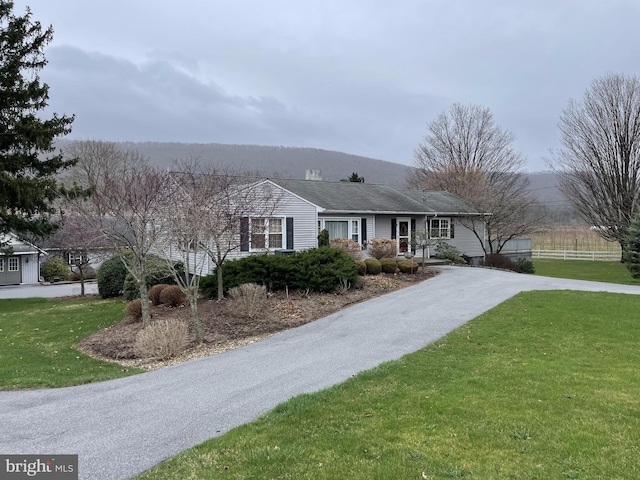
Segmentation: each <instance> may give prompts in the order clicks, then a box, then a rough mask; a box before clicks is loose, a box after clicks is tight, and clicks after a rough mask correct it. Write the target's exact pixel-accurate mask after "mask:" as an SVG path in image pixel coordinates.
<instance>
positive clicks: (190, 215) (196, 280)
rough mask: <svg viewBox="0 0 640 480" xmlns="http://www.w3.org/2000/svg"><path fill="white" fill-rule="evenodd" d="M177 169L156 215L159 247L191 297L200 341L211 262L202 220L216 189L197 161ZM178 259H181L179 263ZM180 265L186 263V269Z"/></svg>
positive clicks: (205, 215)
mask: <svg viewBox="0 0 640 480" xmlns="http://www.w3.org/2000/svg"><path fill="white" fill-rule="evenodd" d="M175 169H176V172H172V173H170V176H171V179H170V182H169V183H168V188H169V191H170V193H169V194H168V195H165V197H164V200H165V205H164V206H163V208H162V209H161V211H160V212H159V215H158V216H157V217H156V223H157V226H158V231H159V236H158V239H157V243H156V248H157V250H158V251H159V252H160V254H161V255H162V256H163V257H164V258H165V260H166V261H167V266H168V267H169V269H170V270H171V272H172V274H173V277H174V279H175V280H176V283H177V284H178V286H179V287H180V289H181V290H182V292H183V293H184V294H185V295H186V297H187V300H188V301H189V307H190V309H191V319H192V322H193V327H194V333H195V339H196V341H197V342H200V341H202V329H201V326H200V318H199V314H198V295H199V289H200V278H201V277H202V275H203V273H204V271H205V269H206V267H207V265H208V263H209V257H208V255H207V252H206V248H205V245H206V242H207V241H208V240H209V232H207V230H206V227H205V226H206V225H207V222H203V221H202V220H203V218H206V217H207V216H208V215H209V210H208V208H209V207H208V204H209V200H210V196H211V195H212V194H214V193H215V192H212V191H211V190H210V188H211V185H210V182H209V181H208V179H207V178H206V177H205V176H204V175H202V173H201V172H200V166H199V165H198V163H197V162H177V164H176V166H175ZM176 260H177V261H179V262H180V263H179V264H176V262H175V261H176ZM178 265H182V266H183V271H181V269H179V268H177V266H178Z"/></svg>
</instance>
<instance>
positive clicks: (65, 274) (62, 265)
mask: <svg viewBox="0 0 640 480" xmlns="http://www.w3.org/2000/svg"><path fill="white" fill-rule="evenodd" d="M70 273H71V269H70V268H69V265H68V264H67V262H65V261H64V260H63V259H61V258H60V257H51V258H50V259H49V260H47V261H46V262H44V263H43V264H42V266H41V267H40V275H42V277H43V278H44V280H45V281H46V282H54V281H55V282H57V281H64V280H68V279H69V274H70Z"/></svg>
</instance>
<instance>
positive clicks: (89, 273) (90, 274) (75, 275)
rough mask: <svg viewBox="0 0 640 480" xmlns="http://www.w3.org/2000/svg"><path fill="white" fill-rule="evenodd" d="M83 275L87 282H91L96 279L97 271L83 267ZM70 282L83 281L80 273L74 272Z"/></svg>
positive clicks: (70, 276)
mask: <svg viewBox="0 0 640 480" xmlns="http://www.w3.org/2000/svg"><path fill="white" fill-rule="evenodd" d="M82 273H83V274H84V279H85V280H91V279H92V278H96V270H95V268H93V267H90V266H88V265H86V266H84V267H82ZM69 280H72V281H74V282H77V281H78V280H82V278H81V276H80V272H76V271H72V272H71V275H69Z"/></svg>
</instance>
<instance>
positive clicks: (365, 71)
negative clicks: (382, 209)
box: [14, 0, 640, 171]
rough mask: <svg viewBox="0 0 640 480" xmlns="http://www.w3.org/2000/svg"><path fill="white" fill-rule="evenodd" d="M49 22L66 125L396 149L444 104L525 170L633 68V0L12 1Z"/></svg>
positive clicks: (100, 133)
mask: <svg viewBox="0 0 640 480" xmlns="http://www.w3.org/2000/svg"><path fill="white" fill-rule="evenodd" d="M27 5H29V6H30V7H31V10H32V12H33V18H34V19H36V20H39V21H40V22H41V23H42V24H43V25H53V27H54V31H55V33H54V40H53V42H52V43H51V44H50V45H49V47H48V48H47V50H46V56H47V58H48V60H49V64H48V66H47V67H46V69H45V70H44V72H43V73H42V78H43V79H44V81H46V82H47V83H48V84H49V86H50V88H51V89H50V95H51V99H50V106H51V108H52V110H54V111H56V112H58V113H65V114H75V115H76V120H75V122H74V126H73V133H72V134H71V135H70V136H69V137H67V138H73V139H89V138H92V139H93V138H95V139H104V140H116V141H119V140H123V141H125V140H128V141H173V142H198V143H211V142H215V143H242V144H260V145H284V146H297V147H317V148H323V149H328V150H339V151H343V152H347V153H352V154H356V155H364V156H369V157H373V158H378V159H381V160H387V161H392V162H397V163H403V164H412V163H413V151H414V149H415V147H416V146H417V144H418V143H419V142H420V141H421V139H422V138H423V136H424V133H425V128H426V124H427V123H428V122H429V121H431V120H432V119H433V118H434V117H435V116H436V115H438V114H439V113H441V112H442V111H444V110H446V109H448V108H449V107H450V105H451V104H452V103H455V102H460V103H463V104H470V103H473V104H479V105H483V106H486V107H489V108H490V109H491V111H492V112H493V114H494V117H495V120H496V123H497V124H498V125H500V126H501V127H503V128H505V129H509V130H511V131H512V132H514V134H515V135H516V137H517V140H516V144H515V146H516V148H517V149H518V150H520V151H521V152H522V153H523V154H524V155H525V157H526V159H527V168H528V169H529V170H531V171H536V170H542V169H544V168H545V163H544V160H543V158H544V157H548V153H549V150H550V149H551V148H557V147H558V131H557V121H558V116H559V114H560V112H561V111H562V109H563V108H564V107H565V106H566V104H567V102H568V100H569V99H570V98H574V99H580V98H582V96H583V94H584V92H585V90H586V89H587V88H588V87H589V85H590V84H591V82H592V81H593V79H595V78H597V77H600V76H602V75H605V74H607V73H625V74H632V75H636V74H639V73H640V48H638V45H640V41H639V40H640V38H639V37H640V33H639V32H640V0H535V1H527V2H525V1H521V0H466V1H464V0H458V1H456V0H422V1H420V0H395V1H393V2H392V1H389V0H308V1H305V0H298V1H294V0H269V1H266V0H229V1H219V0H181V1H180V2H168V1H163V0H153V1H151V0H137V1H136V0H110V1H108V2H106V1H105V2H93V1H87V0H55V1H52V0H15V8H14V10H15V12H16V13H22V12H24V9H25V7H26V6H27Z"/></svg>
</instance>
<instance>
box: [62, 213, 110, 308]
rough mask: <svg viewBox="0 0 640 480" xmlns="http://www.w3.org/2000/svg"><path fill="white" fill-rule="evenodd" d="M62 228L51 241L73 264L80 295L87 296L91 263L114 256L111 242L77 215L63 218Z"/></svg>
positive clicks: (72, 267)
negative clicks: (86, 288) (86, 287)
mask: <svg viewBox="0 0 640 480" xmlns="http://www.w3.org/2000/svg"><path fill="white" fill-rule="evenodd" d="M61 224H62V225H61V227H60V228H59V229H58V230H57V231H56V233H55V234H54V235H53V236H52V237H51V239H50V240H49V241H50V242H51V243H52V244H53V245H54V246H56V247H59V248H61V249H62V250H63V251H64V252H65V254H66V255H68V256H69V257H70V258H69V259H68V260H69V262H70V264H71V269H72V270H73V271H74V272H75V273H77V274H78V276H79V277H80V295H81V296H82V297H84V296H85V280H86V278H87V272H88V271H89V269H90V267H91V263H92V262H94V261H96V260H99V259H100V258H104V257H106V256H108V255H113V253H114V251H113V248H112V246H111V245H110V243H109V242H107V241H106V239H105V238H104V236H103V235H102V233H101V232H100V231H98V230H95V229H91V228H88V226H87V224H86V222H85V221H84V220H83V219H82V217H79V216H77V215H74V216H70V217H66V218H63V220H62V222H61Z"/></svg>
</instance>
